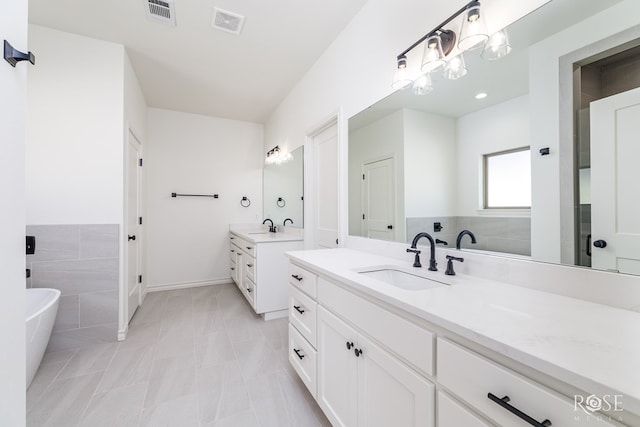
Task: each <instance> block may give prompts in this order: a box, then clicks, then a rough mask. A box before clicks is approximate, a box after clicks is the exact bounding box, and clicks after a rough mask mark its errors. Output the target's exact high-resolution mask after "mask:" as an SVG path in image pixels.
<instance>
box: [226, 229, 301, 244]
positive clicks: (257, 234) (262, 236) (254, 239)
mask: <svg viewBox="0 0 640 427" xmlns="http://www.w3.org/2000/svg"><path fill="white" fill-rule="evenodd" d="M229 231H230V232H231V233H232V234H235V235H236V236H238V237H240V238H242V239H245V240H248V241H249V242H251V243H264V242H293V241H302V240H304V239H303V238H302V237H301V236H296V235H294V234H288V233H284V232H278V233H270V232H269V231H264V230H255V231H244V230H242V231H241V230H229Z"/></svg>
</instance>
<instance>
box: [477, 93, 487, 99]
mask: <svg viewBox="0 0 640 427" xmlns="http://www.w3.org/2000/svg"><path fill="white" fill-rule="evenodd" d="M486 97H487V94H486V93H484V92H480V93H479V94H477V95H476V99H484V98H486Z"/></svg>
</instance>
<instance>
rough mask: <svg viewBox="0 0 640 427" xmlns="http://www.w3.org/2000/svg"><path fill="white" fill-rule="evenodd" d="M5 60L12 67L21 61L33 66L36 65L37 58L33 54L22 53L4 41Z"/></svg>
mask: <svg viewBox="0 0 640 427" xmlns="http://www.w3.org/2000/svg"><path fill="white" fill-rule="evenodd" d="M4 59H5V60H6V61H7V62H8V63H9V64H11V66H12V67H15V66H16V64H17V63H18V62H20V61H29V62H31V64H33V65H35V63H36V57H35V55H34V54H33V53H31V52H29V53H24V52H20V51H19V50H17V49H15V48H14V47H13V46H11V43H9V42H8V41H6V40H5V41H4Z"/></svg>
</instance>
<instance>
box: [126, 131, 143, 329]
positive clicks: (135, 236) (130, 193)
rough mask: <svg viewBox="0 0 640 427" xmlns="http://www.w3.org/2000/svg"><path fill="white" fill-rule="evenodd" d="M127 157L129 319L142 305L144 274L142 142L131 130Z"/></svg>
mask: <svg viewBox="0 0 640 427" xmlns="http://www.w3.org/2000/svg"><path fill="white" fill-rule="evenodd" d="M128 150H129V152H128V157H127V163H128V164H127V187H128V189H127V298H128V305H127V307H128V308H127V316H128V317H127V319H128V320H129V321H131V318H132V317H133V313H135V311H136V309H137V308H138V306H139V305H140V296H141V295H140V293H141V282H142V276H141V275H140V258H141V256H140V246H141V245H140V240H141V238H142V235H141V229H142V226H141V224H140V223H141V219H140V218H141V214H140V175H141V174H140V166H141V163H140V159H141V157H140V142H139V141H138V139H137V138H136V137H135V135H134V134H133V133H132V132H131V131H129V146H128Z"/></svg>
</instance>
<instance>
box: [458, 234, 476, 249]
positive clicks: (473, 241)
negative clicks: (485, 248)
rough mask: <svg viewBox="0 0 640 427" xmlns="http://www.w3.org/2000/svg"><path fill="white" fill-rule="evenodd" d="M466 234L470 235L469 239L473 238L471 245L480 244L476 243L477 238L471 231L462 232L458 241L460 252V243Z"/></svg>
mask: <svg viewBox="0 0 640 427" xmlns="http://www.w3.org/2000/svg"><path fill="white" fill-rule="evenodd" d="M465 234H468V235H469V237H471V243H473V244H474V245H475V244H476V243H478V242H476V236H474V235H473V233H472V232H470V231H469V230H462V231H461V232H460V234H458V238H457V239H456V249H457V250H460V242H461V241H462V238H463V237H464V235H465Z"/></svg>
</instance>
